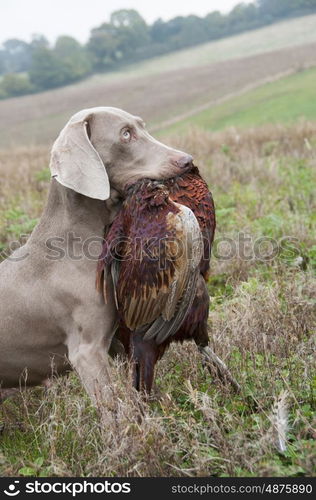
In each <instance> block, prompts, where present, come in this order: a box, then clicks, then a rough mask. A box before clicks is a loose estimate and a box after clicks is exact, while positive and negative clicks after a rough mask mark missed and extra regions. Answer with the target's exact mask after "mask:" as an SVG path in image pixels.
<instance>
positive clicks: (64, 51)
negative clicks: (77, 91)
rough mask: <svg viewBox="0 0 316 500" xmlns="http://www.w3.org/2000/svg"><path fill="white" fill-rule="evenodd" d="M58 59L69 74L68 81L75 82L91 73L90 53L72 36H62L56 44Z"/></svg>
mask: <svg viewBox="0 0 316 500" xmlns="http://www.w3.org/2000/svg"><path fill="white" fill-rule="evenodd" d="M54 53H55V55H56V58H57V59H58V61H59V62H60V63H62V64H63V66H64V71H65V73H66V72H67V73H68V76H67V80H68V81H69V82H70V81H75V80H78V79H80V78H82V77H83V76H85V75H87V74H88V73H89V72H90V71H91V62H90V60H89V55H88V52H87V50H86V49H85V48H83V47H82V46H81V45H80V43H79V42H77V40H75V39H74V38H72V37H70V36H60V37H59V38H58V39H57V41H56V44H55V48H54Z"/></svg>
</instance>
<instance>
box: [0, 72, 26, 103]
mask: <svg viewBox="0 0 316 500" xmlns="http://www.w3.org/2000/svg"><path fill="white" fill-rule="evenodd" d="M0 89H1V91H0V96H1V94H2V96H3V97H13V96H19V95H24V94H29V93H31V92H33V90H34V87H33V86H32V84H31V82H30V80H29V77H28V76H26V75H19V74H17V73H7V74H6V75H4V77H3V78H2V80H1V83H0Z"/></svg>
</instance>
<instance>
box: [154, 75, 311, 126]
mask: <svg viewBox="0 0 316 500" xmlns="http://www.w3.org/2000/svg"><path fill="white" fill-rule="evenodd" d="M300 118H305V119H308V120H316V69H315V68H313V69H310V70H306V71H302V72H299V73H296V74H295V75H291V76H288V77H285V78H282V79H280V80H278V81H276V82H272V83H267V84H265V85H263V86H261V87H259V88H257V89H255V90H252V91H250V92H247V93H246V94H244V95H242V96H238V97H234V98H232V99H229V100H227V101H226V102H224V103H223V104H220V105H218V106H216V105H215V106H214V107H210V108H209V109H207V110H205V111H202V112H200V113H198V114H196V115H193V116H191V117H190V118H187V119H186V120H183V121H181V122H179V123H176V124H175V125H172V126H171V127H169V128H168V129H166V130H164V133H165V132H166V131H168V132H174V131H183V130H185V129H186V128H187V127H188V126H191V125H192V124H194V125H197V126H199V127H202V128H204V129H206V130H220V129H223V128H225V127H230V126H234V127H243V128H246V127H255V126H261V125H265V124H268V123H272V124H276V123H286V124H287V123H293V122H295V121H296V120H298V119H300Z"/></svg>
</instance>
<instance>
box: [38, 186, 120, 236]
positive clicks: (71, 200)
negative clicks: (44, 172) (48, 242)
mask: <svg viewBox="0 0 316 500" xmlns="http://www.w3.org/2000/svg"><path fill="white" fill-rule="evenodd" d="M119 206H120V200H119V198H118V197H117V195H116V192H113V193H112V192H111V198H110V199H109V200H107V201H101V200H95V199H92V198H88V197H86V196H84V195H81V194H79V193H76V192H75V191H73V190H72V189H69V188H66V187H64V186H62V185H61V184H59V183H58V182H57V181H56V180H55V179H52V181H51V184H50V190H49V194H48V200H47V204H46V207H45V208H44V211H43V214H42V216H41V219H40V221H39V223H38V225H37V227H36V228H35V230H34V231H33V233H32V235H31V238H30V240H32V241H36V240H37V241H38V240H39V239H41V240H43V239H47V238H48V237H62V238H65V237H66V236H67V234H69V233H73V234H74V235H75V236H76V237H79V238H82V239H83V240H85V239H87V238H90V237H101V238H102V237H103V234H104V228H105V227H106V226H107V225H108V224H110V223H111V222H112V221H113V219H114V217H115V215H116V213H117V211H118V210H119Z"/></svg>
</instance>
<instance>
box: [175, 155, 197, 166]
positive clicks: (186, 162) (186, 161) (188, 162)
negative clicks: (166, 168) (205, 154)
mask: <svg viewBox="0 0 316 500" xmlns="http://www.w3.org/2000/svg"><path fill="white" fill-rule="evenodd" d="M192 162H193V158H192V156H191V155H185V156H182V158H180V160H178V165H179V167H180V168H181V169H182V168H183V169H189V168H192V167H193V163H192Z"/></svg>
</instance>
